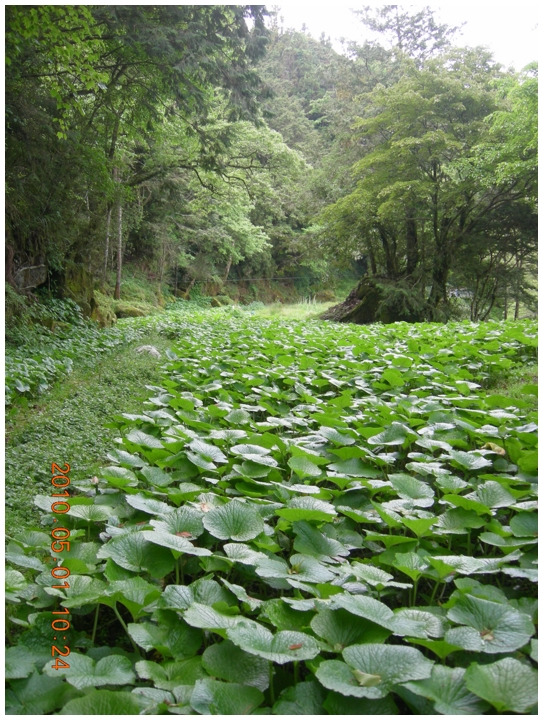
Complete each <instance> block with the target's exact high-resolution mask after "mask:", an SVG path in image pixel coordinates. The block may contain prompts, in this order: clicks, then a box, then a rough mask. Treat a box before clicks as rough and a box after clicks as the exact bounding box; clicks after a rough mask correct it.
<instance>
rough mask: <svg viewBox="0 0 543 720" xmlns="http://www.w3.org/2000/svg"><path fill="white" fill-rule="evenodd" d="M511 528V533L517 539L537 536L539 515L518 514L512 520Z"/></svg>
mask: <svg viewBox="0 0 543 720" xmlns="http://www.w3.org/2000/svg"><path fill="white" fill-rule="evenodd" d="M509 524H510V526H511V532H512V533H513V535H514V536H515V537H520V538H522V537H530V536H533V537H535V536H537V532H538V523H537V515H536V514H535V513H525V512H520V513H517V514H516V515H515V516H514V517H512V518H511V522H510V523H509Z"/></svg>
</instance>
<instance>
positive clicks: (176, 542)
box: [141, 529, 212, 577]
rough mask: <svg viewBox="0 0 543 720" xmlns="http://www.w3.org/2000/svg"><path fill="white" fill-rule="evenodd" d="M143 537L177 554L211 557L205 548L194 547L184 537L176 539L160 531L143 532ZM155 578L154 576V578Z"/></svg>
mask: <svg viewBox="0 0 543 720" xmlns="http://www.w3.org/2000/svg"><path fill="white" fill-rule="evenodd" d="M141 534H142V535H143V537H144V538H145V539H146V540H148V541H149V542H150V543H153V544H154V545H160V546H161V547H165V548H170V550H175V551H176V552H179V553H185V554H186V555H200V556H205V555H211V554H212V552H211V550H208V549H207V548H201V547H196V545H193V544H192V543H191V542H189V541H188V540H187V539H186V538H184V537H178V536H177V535H172V534H171V533H166V532H164V531H162V530H158V529H157V530H143V531H142V533H141ZM154 577H156V576H154Z"/></svg>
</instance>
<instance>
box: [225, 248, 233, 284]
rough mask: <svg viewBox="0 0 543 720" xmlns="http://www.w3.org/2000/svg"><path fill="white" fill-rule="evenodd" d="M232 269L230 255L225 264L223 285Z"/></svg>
mask: <svg viewBox="0 0 543 720" xmlns="http://www.w3.org/2000/svg"><path fill="white" fill-rule="evenodd" d="M231 267H232V255H230V257H229V258H228V262H227V263H226V270H225V272H224V279H223V283H225V282H226V281H227V280H228V275H229V274H230V268H231Z"/></svg>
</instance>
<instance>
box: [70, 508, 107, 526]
mask: <svg viewBox="0 0 543 720" xmlns="http://www.w3.org/2000/svg"><path fill="white" fill-rule="evenodd" d="M66 514H67V515H72V516H73V517H77V518H80V519H81V520H86V521H87V522H105V521H106V520H107V519H108V518H109V517H111V516H112V515H114V514H115V511H114V509H113V508H110V507H107V506H100V505H72V507H70V509H69V510H68V512H67V513H66Z"/></svg>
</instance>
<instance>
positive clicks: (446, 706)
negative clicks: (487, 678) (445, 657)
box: [404, 665, 489, 715]
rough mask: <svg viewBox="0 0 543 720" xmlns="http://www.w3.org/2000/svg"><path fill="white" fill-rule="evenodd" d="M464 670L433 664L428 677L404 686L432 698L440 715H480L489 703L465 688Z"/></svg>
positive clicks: (487, 707)
mask: <svg viewBox="0 0 543 720" xmlns="http://www.w3.org/2000/svg"><path fill="white" fill-rule="evenodd" d="M465 672H466V671H465V670H464V668H448V667H443V666H442V665H434V667H433V668H432V674H431V676H430V677H429V678H427V679H426V680H415V681H411V682H407V683H405V685H404V687H406V688H408V689H409V690H411V692H414V693H415V694H417V695H422V697H425V698H428V699H429V700H433V701H434V707H435V709H436V710H437V712H438V713H441V714H442V715H481V714H483V713H485V712H486V711H487V710H488V709H489V705H488V704H487V703H486V702H484V700H481V699H480V698H478V697H477V696H476V695H474V694H473V693H471V692H470V691H469V690H468V689H467V687H466V685H465V682H464V674H465Z"/></svg>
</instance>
